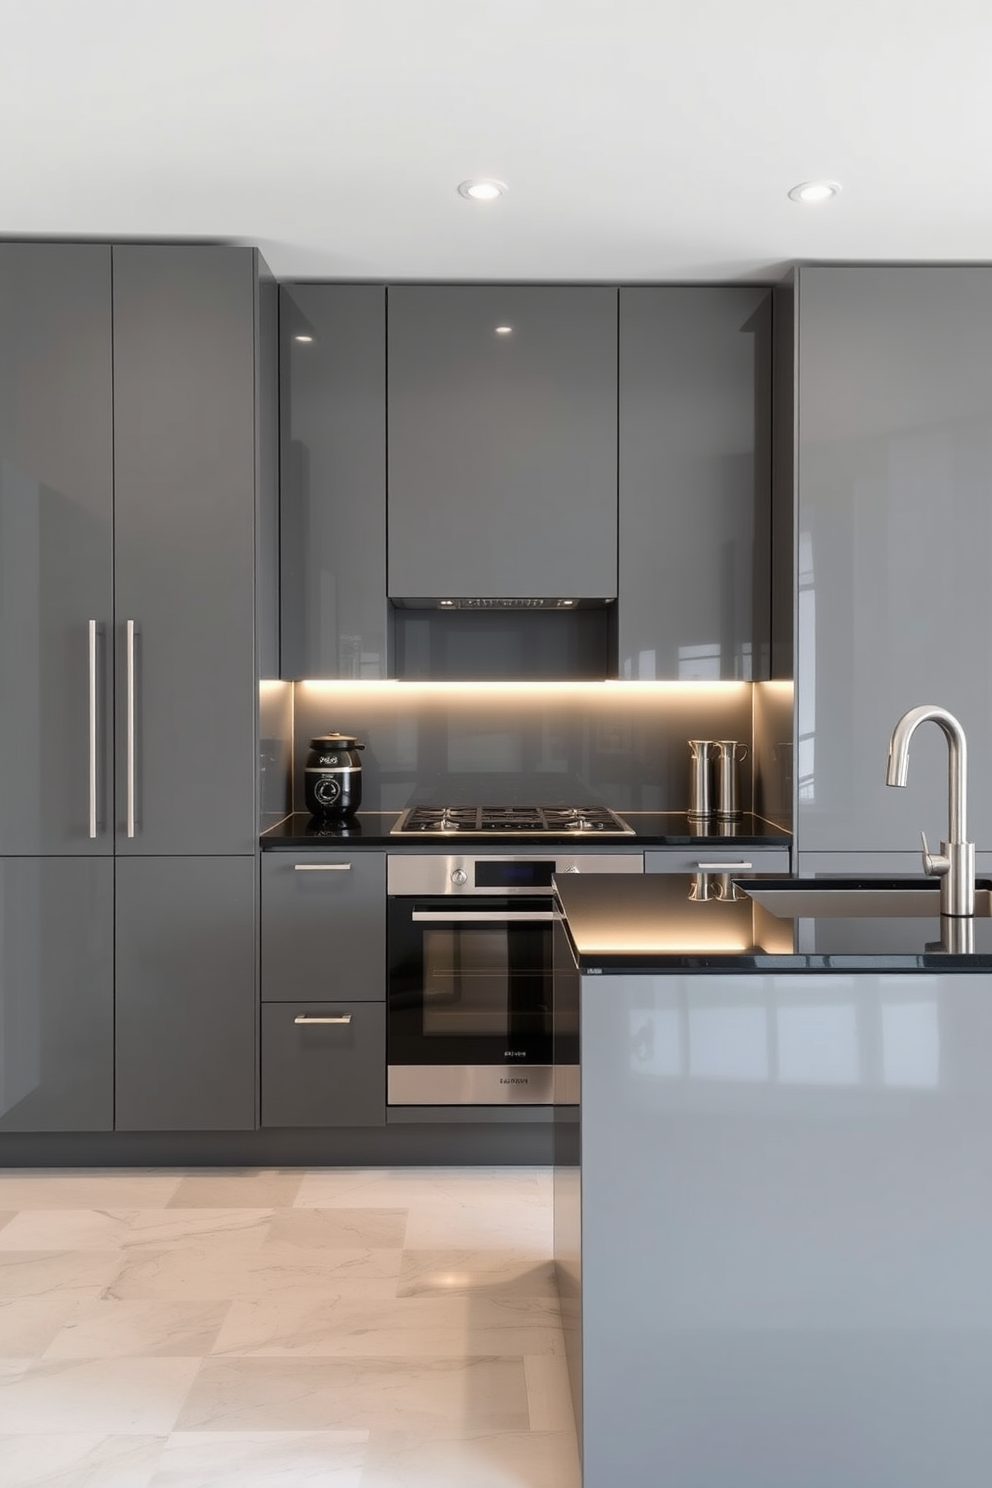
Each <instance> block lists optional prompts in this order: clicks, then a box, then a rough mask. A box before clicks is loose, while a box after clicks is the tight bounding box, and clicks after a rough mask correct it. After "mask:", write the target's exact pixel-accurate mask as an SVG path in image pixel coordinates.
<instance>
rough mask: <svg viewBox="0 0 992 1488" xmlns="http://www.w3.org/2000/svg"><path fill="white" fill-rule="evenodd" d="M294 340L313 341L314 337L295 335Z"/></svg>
mask: <svg viewBox="0 0 992 1488" xmlns="http://www.w3.org/2000/svg"><path fill="white" fill-rule="evenodd" d="M293 340H294V341H312V340H313V337H312V336H294V337H293Z"/></svg>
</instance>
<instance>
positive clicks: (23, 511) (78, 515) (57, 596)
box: [0, 243, 114, 855]
mask: <svg viewBox="0 0 992 1488" xmlns="http://www.w3.org/2000/svg"><path fill="white" fill-rule="evenodd" d="M112 366H113V351H112V343H111V265H110V249H109V247H107V246H105V245H98V244H64V243H2V244H0V595H2V606H3V609H2V624H0V694H2V696H3V700H4V705H3V708H2V709H0V780H2V781H3V789H2V790H0V854H10V853H26V854H34V853H60V854H76V853H85V854H103V855H106V854H109V853H111V852H112V851H113V840H112V829H113V802H112V798H111V795H110V791H111V789H112V784H113V781H112V774H111V771H110V768H109V759H110V754H109V750H110V745H111V726H112V718H113V714H112V706H113V692H112V686H111V683H110V667H111V665H112V659H113V650H112V646H113V636H112V622H113V577H112V576H113V489H114V463H113V438H112V436H113V419H112V415H113V404H112ZM91 627H92V630H93V649H92V653H91V645H90V639H91ZM91 694H92V703H91ZM91 708H92V727H93V741H92V743H91ZM91 753H92V754H93V755H94V765H95V775H94V778H93V781H92V785H91V780H90V764H91ZM91 792H92V795H93V797H94V800H93V805H94V810H95V816H96V822H95V825H94V828H93V831H94V835H93V836H92V837H91V835H90V830H91V828H90V807H91Z"/></svg>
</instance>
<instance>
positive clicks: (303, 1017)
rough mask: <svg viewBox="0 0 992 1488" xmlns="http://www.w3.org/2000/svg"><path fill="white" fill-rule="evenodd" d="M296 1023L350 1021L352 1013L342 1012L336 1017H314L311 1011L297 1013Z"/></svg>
mask: <svg viewBox="0 0 992 1488" xmlns="http://www.w3.org/2000/svg"><path fill="white" fill-rule="evenodd" d="M293 1022H294V1023H350V1022H351V1014H350V1013H341V1014H339V1015H338V1017H336V1018H312V1017H311V1016H310V1015H309V1013H297V1015H296V1017H295V1018H294V1019H293Z"/></svg>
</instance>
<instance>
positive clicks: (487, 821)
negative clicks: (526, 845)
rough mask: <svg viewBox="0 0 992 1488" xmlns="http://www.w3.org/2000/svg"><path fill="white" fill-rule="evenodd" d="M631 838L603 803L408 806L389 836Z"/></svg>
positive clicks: (621, 822)
mask: <svg viewBox="0 0 992 1488" xmlns="http://www.w3.org/2000/svg"><path fill="white" fill-rule="evenodd" d="M528 833H531V834H536V835H539V834H542V833H555V834H556V835H558V836H564V835H568V836H578V835H589V836H600V837H608V836H614V837H632V836H633V835H634V829H633V827H629V826H628V825H627V823H626V822H625V821H624V820H623V819H622V818H621V817H619V816H617V814H616V812H615V811H611V810H610V809H609V807H607V806H411V807H410V809H409V810H408V811H405V812H404V813H403V815H402V816H401V817H400V819H399V821H398V822H397V823H396V825H395V826H394V827H393V829H392V831H391V833H390V836H394V837H395V836H401V837H402V836H406V835H421V836H437V837H449V836H470V835H475V836H492V837H499V836H507V837H510V836H523V835H526V834H528Z"/></svg>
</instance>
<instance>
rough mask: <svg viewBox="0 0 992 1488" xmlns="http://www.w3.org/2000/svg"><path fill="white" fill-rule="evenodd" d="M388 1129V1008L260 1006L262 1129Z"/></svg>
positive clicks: (365, 1005) (314, 1004)
mask: <svg viewBox="0 0 992 1488" xmlns="http://www.w3.org/2000/svg"><path fill="white" fill-rule="evenodd" d="M304 1020H306V1021H304ZM324 1020H332V1021H324ZM385 1122H386V1009H385V1005H384V1004H383V1003H367V1002H366V1003H362V1002H354V1003H347V1002H308V1003H302V1002H299V1003H293V1004H292V1005H290V1006H285V1007H284V1006H271V1005H270V1006H268V1007H263V1009H262V1125H263V1126H384V1125H385Z"/></svg>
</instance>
